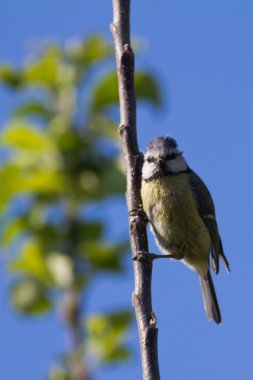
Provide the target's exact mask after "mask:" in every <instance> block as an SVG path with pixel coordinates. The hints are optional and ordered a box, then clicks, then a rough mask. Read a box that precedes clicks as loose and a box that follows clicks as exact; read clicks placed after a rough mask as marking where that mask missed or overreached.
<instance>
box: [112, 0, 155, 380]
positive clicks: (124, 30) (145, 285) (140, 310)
mask: <svg viewBox="0 0 253 380" xmlns="http://www.w3.org/2000/svg"><path fill="white" fill-rule="evenodd" d="M111 30H112V33H113V36H114V42H115V54H116V61H117V70H118V82H119V98H120V119H121V120H120V126H119V134H120V138H121V145H122V150H123V155H124V160H125V166H126V174H127V193H126V198H127V205H128V210H129V228H130V242H131V249H132V255H133V257H136V256H137V255H138V253H139V252H148V241H147V233H146V217H145V214H144V212H143V209H142V202H141V195H140V189H141V168H142V164H143V156H142V154H141V153H140V151H139V148H138V141H137V133H136V100H135V86H134V53H133V51H132V48H131V45H130V0H113V24H112V25H111ZM134 275H135V290H134V293H133V297H132V300H133V303H134V306H135V314H136V319H137V323H138V329H139V337H140V345H141V353H142V370H143V379H144V380H159V379H160V375H159V365H158V354H157V332H158V330H157V328H156V318H155V315H154V313H153V311H152V303H151V280H152V261H151V260H147V261H145V260H144V261H143V262H140V261H138V260H135V261H134Z"/></svg>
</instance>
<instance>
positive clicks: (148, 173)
mask: <svg viewBox="0 0 253 380" xmlns="http://www.w3.org/2000/svg"><path fill="white" fill-rule="evenodd" d="M155 170H156V165H155V163H153V162H152V163H149V162H146V161H145V162H144V164H143V168H142V178H143V179H149V178H150V177H152V176H153V175H154V173H155Z"/></svg>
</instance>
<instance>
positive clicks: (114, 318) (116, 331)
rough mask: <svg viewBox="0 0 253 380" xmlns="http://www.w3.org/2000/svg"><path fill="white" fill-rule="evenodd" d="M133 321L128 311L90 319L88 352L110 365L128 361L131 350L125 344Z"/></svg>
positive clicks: (87, 324)
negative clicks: (126, 335)
mask: <svg viewBox="0 0 253 380" xmlns="http://www.w3.org/2000/svg"><path fill="white" fill-rule="evenodd" d="M131 321H132V313H131V312H129V311H128V310H124V311H117V312H114V313H110V314H104V315H103V314H102V315H95V316H91V317H90V318H88V319H87V321H86V329H87V333H88V350H90V351H91V352H93V353H94V354H95V355H96V356H98V358H100V360H101V361H102V362H104V363H108V364H109V363H111V362H115V361H122V360H126V359H128V357H129V350H128V349H127V348H126V347H125V346H124V344H123V342H124V339H125V334H126V332H127V329H128V328H129V325H130V323H131Z"/></svg>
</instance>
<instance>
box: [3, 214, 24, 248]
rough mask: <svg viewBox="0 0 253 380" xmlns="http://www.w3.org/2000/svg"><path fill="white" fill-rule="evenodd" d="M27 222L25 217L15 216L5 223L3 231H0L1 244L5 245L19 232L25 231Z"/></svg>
mask: <svg viewBox="0 0 253 380" xmlns="http://www.w3.org/2000/svg"><path fill="white" fill-rule="evenodd" d="M26 227H27V222H26V219H25V218H22V217H21V218H16V219H14V220H12V221H11V222H9V223H8V224H6V226H5V228H4V230H3V232H2V233H1V239H2V244H3V246H4V247H7V246H9V245H10V244H11V242H13V240H14V239H15V238H16V237H17V236H19V235H20V234H22V233H24V232H25V231H26Z"/></svg>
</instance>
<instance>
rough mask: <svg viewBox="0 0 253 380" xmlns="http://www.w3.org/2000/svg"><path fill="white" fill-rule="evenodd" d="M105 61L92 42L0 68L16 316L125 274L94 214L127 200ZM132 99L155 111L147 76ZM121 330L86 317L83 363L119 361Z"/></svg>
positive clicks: (0, 200) (122, 323) (4, 213)
mask: <svg viewBox="0 0 253 380" xmlns="http://www.w3.org/2000/svg"><path fill="white" fill-rule="evenodd" d="M112 55H113V49H112V46H111V44H110V43H108V42H107V41H106V40H105V39H104V38H102V37H100V36H98V35H93V36H90V37H89V38H86V39H84V40H77V41H71V42H69V43H66V44H65V45H64V46H60V45H59V44H49V45H47V46H44V47H43V48H41V49H39V53H37V54H36V56H35V58H34V59H33V60H30V61H27V62H26V64H25V65H24V66H22V67H13V66H11V65H9V64H2V65H1V66H0V83H1V84H2V86H4V87H5V88H6V89H9V91H13V94H14V95H15V96H16V95H18V101H17V102H16V106H15V107H14V109H13V110H12V112H11V115H10V118H9V120H8V122H7V123H6V124H5V125H4V127H3V128H2V132H1V139H0V155H1V154H4V155H5V157H7V158H6V159H5V160H3V162H2V163H1V165H0V183H1V187H0V213H1V220H2V223H1V225H2V227H1V229H0V234H1V243H0V244H1V245H2V247H1V248H2V250H4V251H6V252H8V253H9V257H10V258H11V259H10V263H9V270H10V271H11V272H12V273H13V274H14V275H15V281H14V283H13V285H12V289H11V301H12V304H13V306H14V308H15V309H16V310H17V311H18V312H20V313H22V314H25V315H34V314H41V313H43V312H48V311H50V310H52V309H53V308H55V307H56V305H57V302H58V300H59V298H61V297H62V296H63V295H64V294H66V293H68V292H69V291H71V290H73V289H74V290H75V291H78V292H79V293H80V294H85V292H86V291H88V285H89V283H90V282H91V281H93V280H94V278H96V276H98V275H101V274H104V273H106V272H110V273H122V272H123V270H124V266H123V261H122V260H123V257H124V254H125V252H126V250H127V248H128V244H127V243H126V242H125V241H118V240H117V239H116V242H115V239H114V241H108V238H106V230H107V229H108V228H107V227H108V226H107V224H106V221H105V220H103V219H102V218H101V216H100V214H99V204H100V203H101V202H103V201H104V200H106V199H108V198H109V197H113V196H121V195H122V194H123V193H124V191H125V176H124V173H123V169H122V167H123V165H122V162H121V159H120V157H119V147H118V138H117V128H116V122H115V120H117V111H116V107H115V106H116V105H117V104H118V89H117V76H116V73H115V71H114V70H112V69H111V65H110V62H111V58H112ZM136 93H137V97H138V98H139V99H140V100H142V101H146V102H148V103H149V104H151V105H153V106H155V107H157V106H159V105H160V103H161V99H160V93H159V89H158V86H157V82H156V79H155V78H154V77H153V76H152V75H151V74H150V73H148V72H146V71H137V73H136ZM94 203H95V204H96V205H97V206H96V208H97V212H96V215H95V217H93V218H91V217H89V216H88V215H89V212H88V210H89V206H90V205H91V204H94ZM129 323H130V314H129V313H128V312H125V311H122V312H121V311H117V312H116V313H112V314H110V313H109V314H101V315H99V316H93V317H90V318H88V319H87V318H86V322H85V331H86V334H87V339H86V340H85V343H84V345H83V349H84V352H85V355H90V353H91V352H92V354H94V353H95V354H96V356H97V358H99V361H101V362H104V363H109V362H113V361H116V360H124V359H126V358H127V357H128V356H129V351H128V349H127V347H126V346H125V345H124V339H123V338H124V335H125V333H126V330H127V328H128V326H129ZM52 376H53V375H52ZM66 376H67V375H66ZM52 378H53V377H52ZM54 378H58V377H54ZM59 378H61V377H59ZM62 378H64V377H62Z"/></svg>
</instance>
